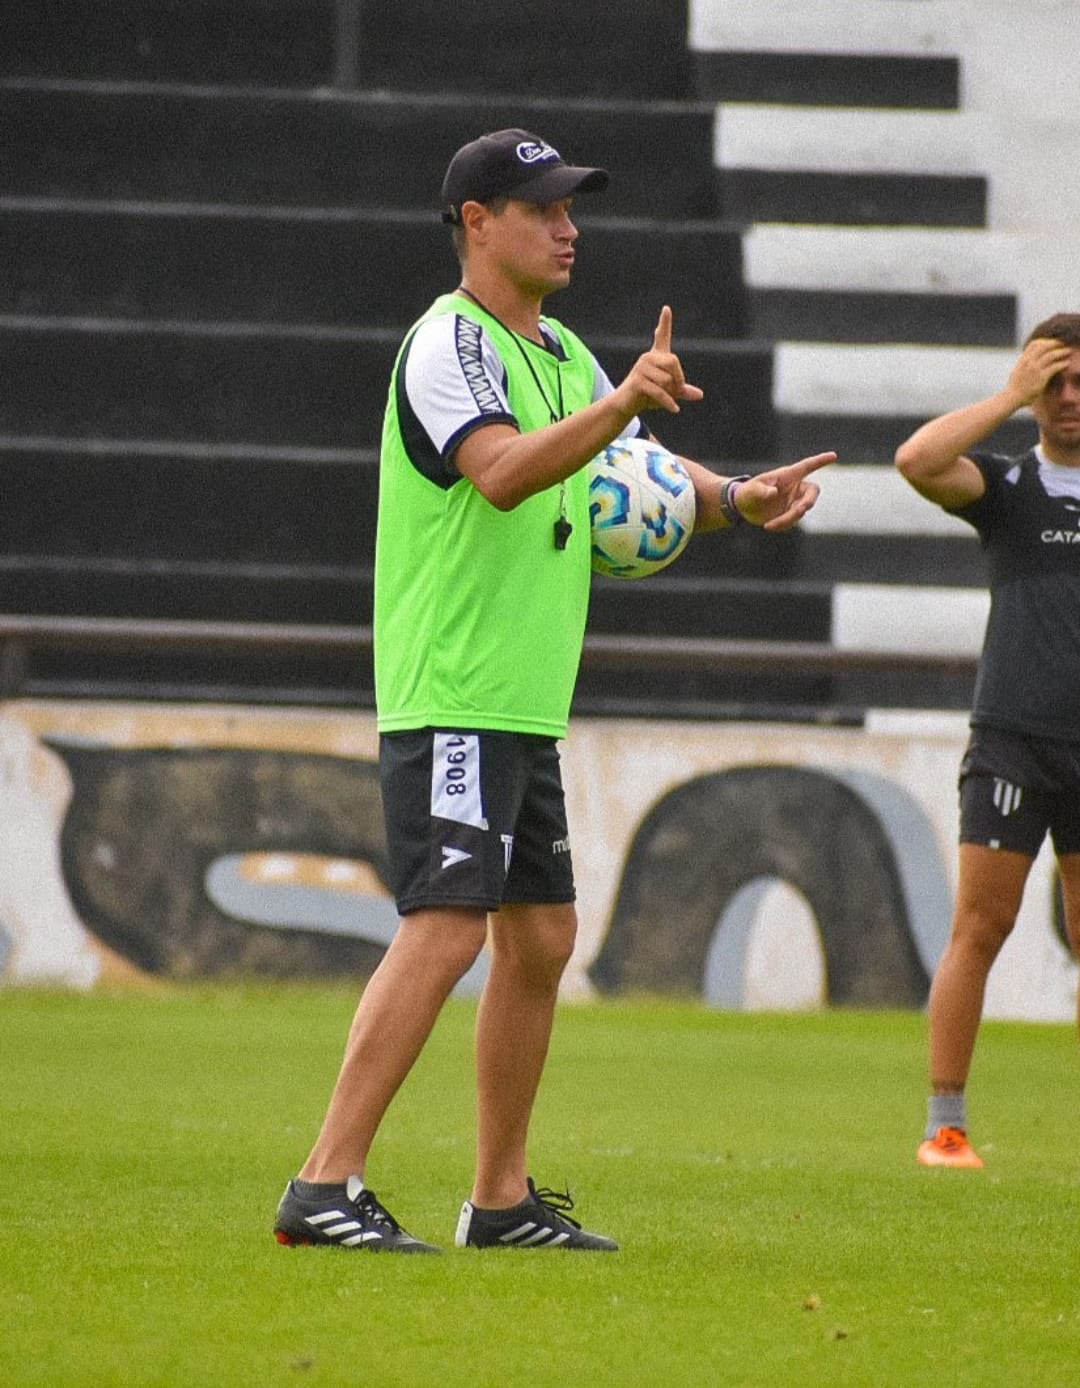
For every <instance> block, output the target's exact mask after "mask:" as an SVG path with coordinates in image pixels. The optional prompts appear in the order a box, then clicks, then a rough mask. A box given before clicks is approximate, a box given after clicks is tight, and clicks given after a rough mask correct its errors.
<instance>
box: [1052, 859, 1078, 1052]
mask: <svg viewBox="0 0 1080 1388" xmlns="http://www.w3.org/2000/svg"><path fill="white" fill-rule="evenodd" d="M1057 865H1058V873H1059V874H1060V877H1061V899H1062V902H1063V904H1064V907H1065V933H1066V934H1067V935H1068V937H1069V944H1070V946H1071V947H1072V952H1073V956H1074V957H1075V958H1076V959H1078V960H1080V853H1063V854H1062V856H1061V857H1060V858H1059V859H1058V860H1057ZM1076 1022H1077V1029H1078V1031H1080V990H1078V992H1077V1014H1076Z"/></svg>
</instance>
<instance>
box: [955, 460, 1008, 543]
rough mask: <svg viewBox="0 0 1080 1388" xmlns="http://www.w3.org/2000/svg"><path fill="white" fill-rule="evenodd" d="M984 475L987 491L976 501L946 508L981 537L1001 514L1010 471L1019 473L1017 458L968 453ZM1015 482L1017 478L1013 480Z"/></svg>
mask: <svg viewBox="0 0 1080 1388" xmlns="http://www.w3.org/2000/svg"><path fill="white" fill-rule="evenodd" d="M966 456H967V457H968V458H970V459H971V461H972V462H973V463H974V464H975V466H976V467H977V468H978V469H979V471H980V472H981V473H982V475H983V481H984V482H985V483H986V490H985V491H984V492H983V494H982V496H980V497H979V498H978V499H977V500H976V501H970V502H968V504H967V505H966V506H957V507H953V508H946V509H948V510H949V514H950V515H953V516H956V517H957V518H958V519H959V520H962V521H967V523H968V525H971V526H974V528H975V529H976V530H977V531H978V532H979V534H980V535H982V534H985V532H986V531H987V530H988V529H990V527H991V526H992V525H993V523H994V520H995V518H996V517H997V516H998V515H1000V513H1001V502H1002V490H1003V488H1004V486H1005V483H1006V482H1007V481H1008V480H1009V472H1010V469H1012V468H1015V469H1016V470H1017V474H1018V473H1019V463H1018V462H1017V460H1016V459H1015V458H1004V457H1001V456H1000V455H998V454H996V453H968V454H967V455H966ZM1012 480H1013V481H1015V480H1016V479H1015V477H1014V478H1013V479H1012Z"/></svg>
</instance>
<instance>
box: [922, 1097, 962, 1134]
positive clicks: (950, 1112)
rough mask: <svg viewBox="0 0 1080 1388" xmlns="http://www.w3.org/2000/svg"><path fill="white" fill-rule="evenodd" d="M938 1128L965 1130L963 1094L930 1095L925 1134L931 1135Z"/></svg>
mask: <svg viewBox="0 0 1080 1388" xmlns="http://www.w3.org/2000/svg"><path fill="white" fill-rule="evenodd" d="M938 1128H963V1129H964V1131H965V1132H966V1131H967V1103H966V1102H965V1099H964V1096H963V1094H931V1095H930V1101H929V1103H928V1105H927V1119H926V1136H927V1137H933V1136H934V1134H935V1133H936V1132H937V1130H938Z"/></svg>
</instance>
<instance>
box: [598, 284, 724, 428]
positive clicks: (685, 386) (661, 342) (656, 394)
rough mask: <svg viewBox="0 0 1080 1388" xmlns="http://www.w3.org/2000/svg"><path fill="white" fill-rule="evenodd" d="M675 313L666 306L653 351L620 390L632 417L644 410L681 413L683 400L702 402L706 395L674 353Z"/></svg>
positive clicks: (661, 311) (654, 333)
mask: <svg viewBox="0 0 1080 1388" xmlns="http://www.w3.org/2000/svg"><path fill="white" fill-rule="evenodd" d="M671 333H672V312H671V309H670V307H669V306H668V305H667V304H665V305H664V307H663V308H662V309H661V310H660V317H659V319H658V320H657V324H656V327H655V329H654V330H653V341H652V347H651V348H650V349H649V350H648V351H647V352H643V353H642V355H641V356H640V357H638V359H637V361H636V362H635V363H634V365H633V366H632V367H631V369H630V371H629V373H628V375H627V376H626V379H625V380H624V381H623V382H622V385H621V386H619V387H618V392H622V393H624V394H625V396H626V398H627V401H628V404H632V409H631V411H630V412H631V414H632V415H633V414H639V413H640V412H641V411H642V410H667V411H668V412H669V413H670V414H678V413H679V401H680V400H702V399H704V395H705V392H704V391H703V390H701V388H700V387H699V386H695V385H691V384H690V382H689V381H687V379H686V376H685V374H684V372H683V368H682V362H680V360H679V358H678V356H677V355H676V354H675V353H674V352H673V351H672V350H671Z"/></svg>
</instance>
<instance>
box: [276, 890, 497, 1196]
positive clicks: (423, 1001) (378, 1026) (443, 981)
mask: <svg viewBox="0 0 1080 1388" xmlns="http://www.w3.org/2000/svg"><path fill="white" fill-rule="evenodd" d="M486 936H487V918H486V916H485V914H484V912H483V911H469V910H462V909H460V908H453V909H445V910H425V911H417V912H415V913H414V914H412V915H408V916H405V917H404V918H403V919H402V921H401V924H400V926H399V927H398V931H397V934H396V935H395V936H394V939H393V941H392V942H391V944H390V947H389V949H388V950H387V951H386V953H385V955H384V956H383V958H382V961H381V963H380V964H379V967H378V968H377V969H376V970H375V972H374V973H373V974H372V976H371V978H370V980H369V981H368V985H367V987H366V988H365V989H364V992H363V994H362V995H361V998H360V1003H359V1006H358V1007H357V1009H356V1015H355V1017H354V1019H353V1024H352V1028H351V1030H350V1032H349V1038H348V1041H347V1042H346V1046H345V1058H344V1060H343V1062H342V1066H341V1071H340V1074H339V1075H338V1080H337V1084H336V1085H335V1087H334V1092H333V1095H332V1097H331V1100H330V1105H329V1107H328V1109H327V1113H326V1117H325V1119H324V1121H323V1125H322V1130H321V1132H320V1133H319V1136H318V1138H317V1139H316V1142H315V1146H314V1147H313V1148H312V1151H311V1155H310V1156H309V1157H308V1159H307V1161H306V1162H305V1163H304V1167H303V1169H302V1171H301V1172H300V1176H301V1178H302V1179H303V1180H306V1181H320V1182H329V1181H343V1180H345V1179H346V1177H347V1176H349V1175H352V1174H354V1173H355V1174H356V1175H359V1176H363V1174H364V1168H365V1164H366V1162H367V1155H368V1150H369V1149H370V1147H371V1143H372V1141H373V1140H374V1137H375V1133H376V1131H377V1129H378V1127H379V1123H380V1122H381V1121H382V1117H383V1115H384V1114H385V1112H386V1110H387V1108H388V1107H389V1104H390V1101H391V1100H392V1099H393V1097H394V1095H395V1094H396V1093H397V1091H398V1089H399V1088H400V1087H401V1085H402V1083H403V1081H404V1080H405V1077H406V1076H407V1075H408V1073H409V1071H410V1070H411V1069H412V1066H413V1064H414V1062H415V1061H416V1058H417V1056H418V1055H419V1054H420V1051H421V1050H422V1049H423V1046H424V1042H425V1041H426V1040H427V1038H428V1036H429V1035H430V1033H431V1029H432V1027H433V1026H434V1025H435V1022H436V1020H437V1018H438V1016H439V1012H440V1010H441V1009H442V1006H443V1003H445V1001H446V999H447V997H448V996H449V995H450V992H451V991H452V989H453V988H454V986H455V984H456V983H457V982H458V980H459V979H460V978H461V977H462V975H463V974H465V973H466V972H467V971H468V969H469V968H470V967H471V966H472V964H473V962H474V961H475V959H476V957H477V955H478V954H479V953H480V950H481V949H482V948H483V945H484V941H485V939H486ZM402 998H407V999H408V1006H406V1007H403V1006H402Z"/></svg>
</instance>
